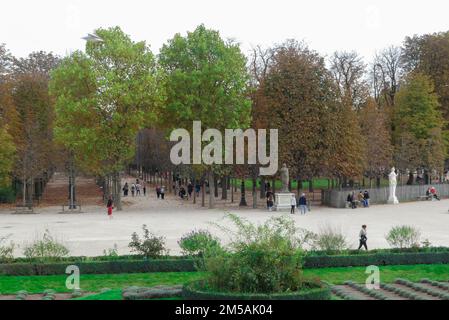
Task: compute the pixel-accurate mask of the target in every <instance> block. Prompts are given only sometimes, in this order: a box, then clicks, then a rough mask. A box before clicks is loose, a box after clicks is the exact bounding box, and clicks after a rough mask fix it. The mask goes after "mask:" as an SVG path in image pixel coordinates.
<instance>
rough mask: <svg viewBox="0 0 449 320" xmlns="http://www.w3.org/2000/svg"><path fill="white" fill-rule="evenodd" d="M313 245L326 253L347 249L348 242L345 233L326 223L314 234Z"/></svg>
mask: <svg viewBox="0 0 449 320" xmlns="http://www.w3.org/2000/svg"><path fill="white" fill-rule="evenodd" d="M313 247H314V249H319V250H322V251H324V252H326V253H339V252H342V251H343V250H345V249H347V247H348V244H347V241H346V237H345V235H344V234H343V233H342V232H341V231H340V230H338V229H337V228H335V227H332V226H330V225H326V226H324V227H321V228H320V231H319V232H318V234H316V236H315V239H314V241H313Z"/></svg>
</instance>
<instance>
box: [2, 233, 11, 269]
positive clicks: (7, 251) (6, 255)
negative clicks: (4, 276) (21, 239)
mask: <svg viewBox="0 0 449 320" xmlns="http://www.w3.org/2000/svg"><path fill="white" fill-rule="evenodd" d="M7 239H8V237H7V236H6V237H0V263H5V262H11V261H12V260H13V259H14V248H15V244H14V242H12V241H11V242H10V243H9V244H7V245H5V244H4V242H6V240H7Z"/></svg>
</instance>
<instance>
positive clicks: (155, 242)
mask: <svg viewBox="0 0 449 320" xmlns="http://www.w3.org/2000/svg"><path fill="white" fill-rule="evenodd" d="M142 230H143V239H142V240H141V239H140V238H139V236H138V235H137V233H136V232H134V233H133V234H132V235H131V239H132V241H131V242H130V243H129V245H128V247H129V248H131V251H133V252H137V253H139V254H141V255H143V256H144V257H145V258H153V259H154V258H158V257H160V256H162V255H164V254H168V250H167V249H166V248H165V238H164V237H157V236H155V235H154V234H152V233H151V232H150V231H149V230H148V228H147V226H146V225H145V224H144V225H143V226H142Z"/></svg>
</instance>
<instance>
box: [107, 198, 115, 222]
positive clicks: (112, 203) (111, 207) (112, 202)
mask: <svg viewBox="0 0 449 320" xmlns="http://www.w3.org/2000/svg"><path fill="white" fill-rule="evenodd" d="M106 207H107V208H108V216H109V219H112V209H114V201H113V200H112V196H109V199H108V204H107V205H106Z"/></svg>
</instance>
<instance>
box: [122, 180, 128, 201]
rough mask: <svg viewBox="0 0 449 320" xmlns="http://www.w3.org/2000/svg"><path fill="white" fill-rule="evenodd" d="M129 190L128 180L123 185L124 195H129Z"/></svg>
mask: <svg viewBox="0 0 449 320" xmlns="http://www.w3.org/2000/svg"><path fill="white" fill-rule="evenodd" d="M128 191H129V186H128V182H125V185H124V186H123V196H124V197H127V196H128Z"/></svg>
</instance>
